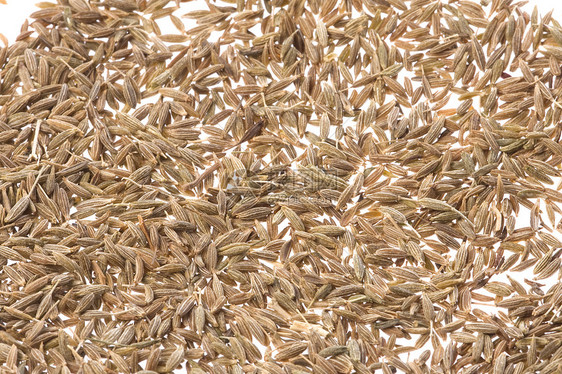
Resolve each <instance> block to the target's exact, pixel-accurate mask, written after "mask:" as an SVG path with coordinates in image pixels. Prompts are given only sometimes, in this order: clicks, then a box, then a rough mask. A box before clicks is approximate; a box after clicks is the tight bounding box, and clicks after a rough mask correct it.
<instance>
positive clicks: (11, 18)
mask: <svg viewBox="0 0 562 374" xmlns="http://www.w3.org/2000/svg"><path fill="white" fill-rule="evenodd" d="M7 1H8V4H7V5H2V4H0V33H1V34H3V35H4V36H5V37H6V38H7V39H8V40H9V42H10V43H13V42H14V41H15V39H16V37H17V35H18V34H19V33H20V30H21V25H22V24H23V23H24V21H25V19H26V17H27V16H28V15H29V14H31V13H32V12H34V11H36V10H38V8H36V7H35V6H34V4H35V3H37V0H7ZM515 1H517V0H515ZM515 1H514V2H515ZM558 1H560V0H533V1H529V2H528V3H527V4H526V5H525V9H526V11H527V12H528V13H529V14H530V13H531V12H532V10H533V7H534V6H535V5H536V6H537V7H538V10H539V14H540V15H544V14H546V13H548V12H549V11H550V10H552V9H554V12H553V18H554V19H557V20H562V6H561V5H559V4H560V3H559V2H558ZM211 2H212V3H214V1H212V0H211ZM195 3H197V1H194V2H190V3H186V4H184V6H185V9H186V10H188V9H189V10H190V9H193V8H194V5H195ZM179 14H181V12H180V13H179ZM183 21H184V22H186V28H187V29H189V26H190V25H189V24H188V22H189V20H188V19H185V18H183ZM30 22H31V21H30ZM162 32H163V33H167V30H165V29H162ZM170 32H171V33H174V32H175V30H170ZM1 44H2V41H1V39H0V45H1ZM522 213H523V214H521V215H520V217H519V222H520V224H519V225H518V226H520V225H522V226H527V225H528V222H529V216H528V213H527V212H522ZM525 213H527V214H525ZM553 234H556V233H553ZM558 237H560V235H558ZM516 274H517V275H516V277H517V279H518V280H520V281H521V283H523V278H527V279H532V278H533V275H532V272H523V273H516ZM554 278H555V277H554ZM494 280H495V281H505V280H506V279H505V275H504V274H502V275H501V276H497V277H494ZM551 281H552V282H555V281H556V280H555V279H552V278H551V279H549V280H548V281H547V282H545V283H549V282H551ZM545 289H548V288H545ZM479 293H484V294H485V293H486V292H484V291H483V290H479ZM474 307H476V308H478V307H480V309H482V310H485V311H486V312H488V313H494V312H495V310H494V308H493V306H491V305H485V306H474ZM398 343H399V344H400V342H398ZM444 343H445V344H446V343H447V342H444ZM408 344H412V341H410V342H409V343H408ZM262 348H263V347H262ZM424 348H429V349H431V346H430V344H428V345H427V346H426V347H424ZM420 352H421V350H420V351H417V352H415V353H414V354H412V355H410V357H409V359H410V360H412V359H413V358H415V357H416V356H417V354H419V353H420Z"/></svg>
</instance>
